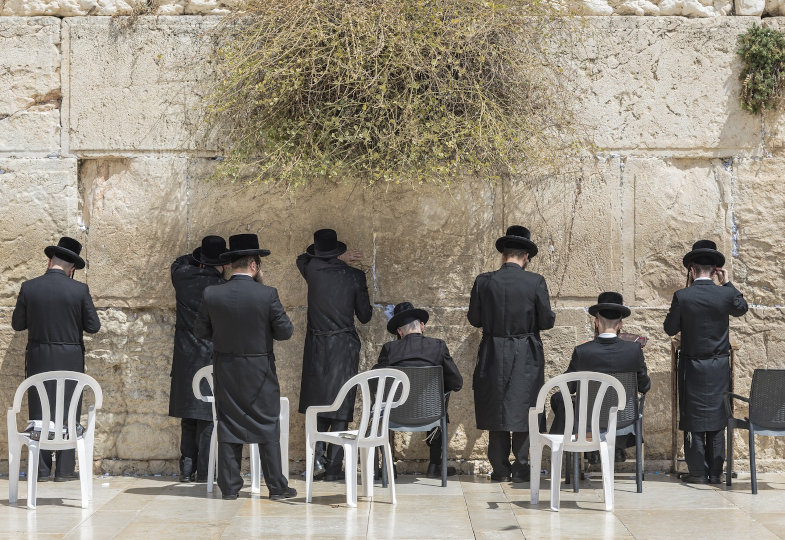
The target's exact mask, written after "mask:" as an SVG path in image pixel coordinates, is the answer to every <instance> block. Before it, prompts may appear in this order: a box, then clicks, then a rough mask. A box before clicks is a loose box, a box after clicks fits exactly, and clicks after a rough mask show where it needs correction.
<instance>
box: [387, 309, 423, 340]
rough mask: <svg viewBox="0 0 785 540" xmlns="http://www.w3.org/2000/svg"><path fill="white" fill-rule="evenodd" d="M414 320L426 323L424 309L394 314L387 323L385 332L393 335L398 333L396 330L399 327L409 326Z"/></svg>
mask: <svg viewBox="0 0 785 540" xmlns="http://www.w3.org/2000/svg"><path fill="white" fill-rule="evenodd" d="M415 319H416V320H418V321H420V322H422V323H427V322H428V312H427V311H425V310H424V309H407V310H404V311H401V312H399V313H396V314H395V315H393V316H392V318H391V319H390V320H389V321H387V331H388V332H389V333H391V334H393V335H395V334H397V333H398V329H399V328H400V327H401V326H403V325H405V324H409V323H410V322H412V321H413V320H415Z"/></svg>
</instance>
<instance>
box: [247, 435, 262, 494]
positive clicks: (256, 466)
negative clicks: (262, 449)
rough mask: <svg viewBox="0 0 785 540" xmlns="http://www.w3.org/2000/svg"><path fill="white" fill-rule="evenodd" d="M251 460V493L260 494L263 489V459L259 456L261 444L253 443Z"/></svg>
mask: <svg viewBox="0 0 785 540" xmlns="http://www.w3.org/2000/svg"><path fill="white" fill-rule="evenodd" d="M249 446H250V447H251V451H250V461H251V493H253V494H254V495H258V494H259V493H261V491H262V479H261V476H262V475H261V470H262V461H261V458H260V457H259V445H258V444H251V445H249Z"/></svg>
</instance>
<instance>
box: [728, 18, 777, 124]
mask: <svg viewBox="0 0 785 540" xmlns="http://www.w3.org/2000/svg"><path fill="white" fill-rule="evenodd" d="M738 54H739V56H740V57H741V59H742V60H743V61H744V69H743V70H742V72H741V75H740V78H741V81H742V87H741V106H742V108H743V109H744V110H745V111H749V112H751V113H754V114H758V113H760V112H761V111H763V110H766V109H774V108H776V107H777V106H778V105H779V104H780V103H781V101H782V97H783V92H782V90H783V82H785V81H783V69H785V33H783V32H781V31H779V30H774V29H771V28H762V27H760V26H758V25H753V26H752V27H750V29H749V30H747V31H746V32H745V33H744V34H742V35H740V36H739V48H738Z"/></svg>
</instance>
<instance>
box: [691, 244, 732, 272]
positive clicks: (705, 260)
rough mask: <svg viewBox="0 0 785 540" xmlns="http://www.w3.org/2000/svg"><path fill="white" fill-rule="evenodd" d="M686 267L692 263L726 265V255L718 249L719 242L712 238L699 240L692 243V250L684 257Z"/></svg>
mask: <svg viewBox="0 0 785 540" xmlns="http://www.w3.org/2000/svg"><path fill="white" fill-rule="evenodd" d="M682 263H683V264H684V268H689V267H690V265H691V264H692V263H697V264H706V265H710V266H717V267H720V268H721V267H723V266H725V255H723V254H722V253H720V252H719V251H717V244H715V243H714V242H712V241H711V240H698V241H697V242H695V243H694V244H692V251H690V252H689V253H687V254H686V255H685V256H684V259H682Z"/></svg>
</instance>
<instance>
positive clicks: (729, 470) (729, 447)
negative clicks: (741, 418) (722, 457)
mask: <svg viewBox="0 0 785 540" xmlns="http://www.w3.org/2000/svg"><path fill="white" fill-rule="evenodd" d="M727 436H728V438H727V440H726V441H725V444H726V450H725V454H726V455H727V456H728V457H727V462H726V463H725V485H726V486H728V487H730V485H731V478H733V426H732V425H731V424H730V422H729V423H728V433H727Z"/></svg>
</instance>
